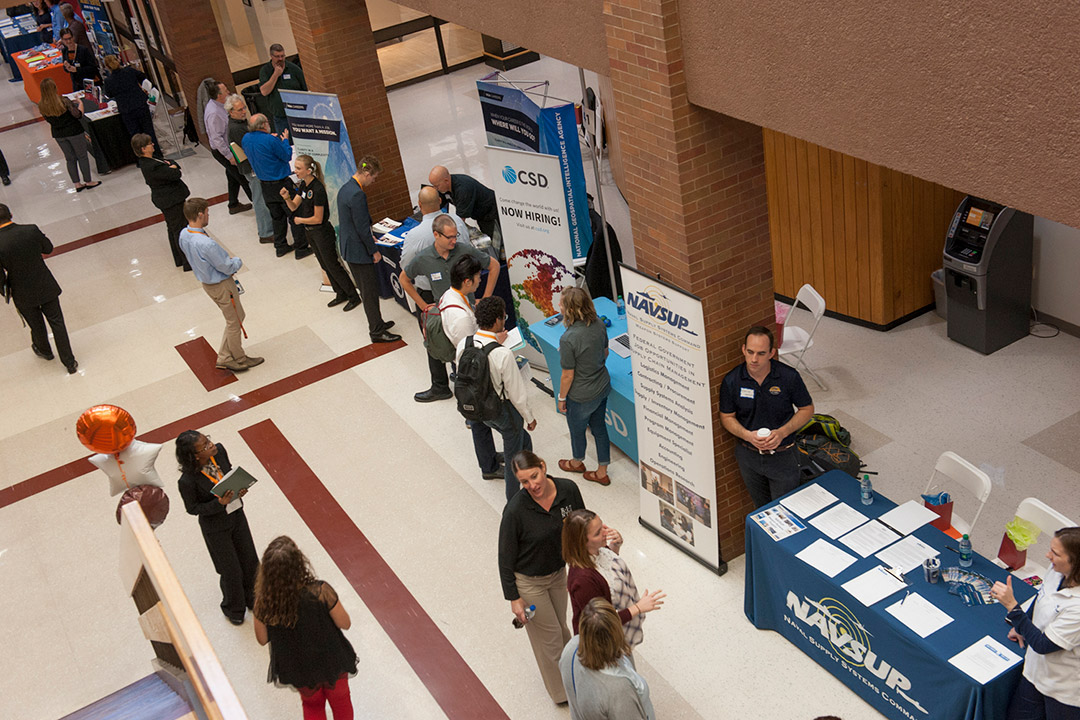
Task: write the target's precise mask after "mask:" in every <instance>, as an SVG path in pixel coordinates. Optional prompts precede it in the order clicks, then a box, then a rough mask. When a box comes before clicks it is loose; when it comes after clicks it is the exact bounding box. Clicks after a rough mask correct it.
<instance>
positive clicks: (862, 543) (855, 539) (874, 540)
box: [840, 520, 900, 557]
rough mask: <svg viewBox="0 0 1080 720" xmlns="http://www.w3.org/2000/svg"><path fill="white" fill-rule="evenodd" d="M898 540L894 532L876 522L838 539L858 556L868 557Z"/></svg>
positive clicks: (898, 537)
mask: <svg viewBox="0 0 1080 720" xmlns="http://www.w3.org/2000/svg"><path fill="white" fill-rule="evenodd" d="M899 539H900V536H899V535H897V534H896V533H895V532H893V531H892V530H890V529H889V528H887V527H885V526H884V525H882V524H881V523H879V522H878V521H877V520H871V521H870V522H868V523H866V524H865V525H861V526H860V527H857V528H855V529H854V530H852V531H851V532H849V533H848V534H847V535H845V536H844V537H842V538H840V542H841V543H843V544H844V545H847V546H848V547H849V548H851V549H852V550H854V551H855V552H857V553H859V555H861V556H863V557H870V556H871V555H873V554H874V553H876V552H877V551H878V550H880V549H881V548H883V547H885V546H886V545H891V544H892V543H894V542H896V541H897V540H899Z"/></svg>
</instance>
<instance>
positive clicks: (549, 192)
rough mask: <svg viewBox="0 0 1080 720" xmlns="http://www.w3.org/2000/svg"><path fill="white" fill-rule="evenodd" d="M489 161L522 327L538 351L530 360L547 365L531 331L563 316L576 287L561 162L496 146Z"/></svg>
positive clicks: (531, 344) (518, 316) (519, 321)
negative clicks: (565, 298) (562, 302)
mask: <svg viewBox="0 0 1080 720" xmlns="http://www.w3.org/2000/svg"><path fill="white" fill-rule="evenodd" d="M487 156H488V165H489V168H490V170H491V175H490V177H491V178H492V179H493V180H494V185H495V188H494V189H495V198H496V200H497V202H498V204H499V222H500V223H501V225H502V231H503V246H504V249H505V251H506V264H507V266H508V267H509V273H510V287H511V293H512V294H513V298H514V312H515V313H516V314H517V320H518V327H520V328H521V334H522V337H524V338H525V340H526V341H527V342H528V343H529V345H530V346H532V348H533V349H534V350H535V352H533V353H530V357H529V359H530V360H531V361H533V362H534V363H537V364H539V365H543V364H544V360H543V357H544V356H543V354H542V353H541V351H540V344H539V343H538V342H537V341H536V338H534V337H533V336H532V333H530V332H529V325H530V324H532V323H537V322H542V321H543V320H544V318H546V317H550V316H551V315H554V314H555V313H556V312H558V305H559V301H558V297H559V293H561V292H562V291H563V288H566V287H569V286H570V285H573V284H574V270H573V267H574V258H573V256H572V255H571V254H570V243H569V242H567V239H568V238H567V227H566V203H565V202H564V197H563V192H562V186H561V184H560V183H559V159H558V158H556V157H552V156H551V155H541V154H539V153H534V152H528V151H523V150H510V149H507V148H498V147H491V146H490V145H489V146H488V148H487Z"/></svg>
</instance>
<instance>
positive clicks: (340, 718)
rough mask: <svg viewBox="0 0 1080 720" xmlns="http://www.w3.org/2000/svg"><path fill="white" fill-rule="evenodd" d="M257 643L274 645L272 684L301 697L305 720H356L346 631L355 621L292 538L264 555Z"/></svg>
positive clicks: (258, 585) (353, 655) (353, 657)
mask: <svg viewBox="0 0 1080 720" xmlns="http://www.w3.org/2000/svg"><path fill="white" fill-rule="evenodd" d="M253 614H254V617H255V622H254V625H255V638H256V639H257V640H258V641H259V644H260V645H266V644H267V643H269V644H270V670H269V674H268V677H267V681H268V682H273V683H275V684H277V685H291V686H292V687H294V688H296V689H297V690H298V691H299V692H300V698H301V701H302V703H303V707H304V720H314V719H315V718H319V719H320V720H325V718H326V704H327V703H330V709H331V710H333V712H334V720H352V717H353V708H352V699H351V698H350V697H349V677H350V676H353V675H356V652H354V651H353V647H352V645H351V644H350V643H349V641H348V639H347V638H346V637H345V634H344V633H343V632H342V630H348V629H349V626H350V625H351V624H352V621H351V620H350V619H349V613H348V612H346V610H345V608H344V607H342V605H341V602H340V601H339V599H338V596H337V593H336V592H334V589H333V588H332V587H330V585H329V583H326V582H323V581H322V580H318V579H317V578H316V577H315V573H314V572H313V571H312V569H311V563H310V562H308V559H307V557H305V556H304V553H302V552H300V548H298V547H297V546H296V543H294V542H293V541H292V540H291V539H290V538H288V537H286V536H284V535H282V536H280V537H277V538H275V539H274V540H273V542H271V543H270V545H269V546H267V548H266V552H264V553H263V557H262V564H261V565H260V566H259V576H258V579H256V581H255V611H254V613H253Z"/></svg>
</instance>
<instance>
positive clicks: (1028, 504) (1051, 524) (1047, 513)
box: [994, 497, 1076, 579]
mask: <svg viewBox="0 0 1080 720" xmlns="http://www.w3.org/2000/svg"><path fill="white" fill-rule="evenodd" d="M1016 516H1017V517H1019V518H1021V519H1023V520H1027V521H1028V522H1029V523H1031V524H1032V525H1034V526H1035V527H1037V528H1039V532H1040V533H1041V534H1040V535H1039V540H1040V541H1043V540H1047V538H1051V537H1053V536H1054V533H1055V532H1057V531H1058V530H1060V529H1061V528H1063V527H1076V523H1075V522H1073V521H1072V520H1070V519H1069V518H1067V517H1065V516H1064V515H1062V514H1061V513H1059V512H1058V511H1057V510H1055V509H1054V508H1052V507H1050V506H1049V505H1047V504H1046V503H1044V502H1043V501H1042V500H1039V499H1037V498H1033V497H1029V498H1024V499H1023V500H1021V501H1020V505H1018V506H1017V508H1016ZM1002 534H1003V535H1004V533H1002ZM1034 548H1035V546H1034V545H1032V546H1031V547H1030V548H1028V549H1029V550H1033V549H1034ZM1033 555H1036V553H1033V552H1029V553H1028V560H1027V563H1026V564H1025V565H1024V567H1022V568H1018V569H1016V570H1014V571H1013V575H1015V576H1016V577H1018V578H1021V579H1024V578H1029V577H1031V576H1032V575H1038V576H1039V577H1043V576H1045V575H1046V567H1045V566H1044V565H1042V564H1041V563H1039V562H1038V561H1037V560H1032V556H1033ZM994 562H995V563H997V564H998V565H999V566H1000V567H1005V563H1003V562H1002V561H1001V560H1000V559H999V558H994Z"/></svg>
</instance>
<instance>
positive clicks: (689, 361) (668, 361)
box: [619, 263, 721, 572]
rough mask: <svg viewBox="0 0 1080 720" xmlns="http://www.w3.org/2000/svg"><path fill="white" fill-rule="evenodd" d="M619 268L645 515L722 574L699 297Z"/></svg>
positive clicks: (671, 539)
mask: <svg viewBox="0 0 1080 720" xmlns="http://www.w3.org/2000/svg"><path fill="white" fill-rule="evenodd" d="M619 267H620V270H621V272H622V281H623V296H624V297H625V298H626V321H627V330H628V332H629V334H630V348H631V350H632V353H631V355H630V358H631V363H632V367H633V375H634V417H635V419H636V420H637V444H638V467H639V472H640V475H641V491H640V498H641V521H642V522H643V523H645V524H646V525H647V526H649V527H651V528H653V529H654V530H656V531H657V534H658V535H660V537H662V538H664V539H666V540H667V541H668V542H670V543H672V544H673V545H675V546H676V547H678V548H679V549H681V550H683V551H684V552H686V553H688V554H690V555H694V556H695V557H697V558H698V559H700V560H701V561H702V562H703V563H704V564H706V565H708V566H709V567H711V568H712V569H713V570H715V571H717V572H720V562H721V558H720V539H719V535H718V533H717V523H716V472H715V466H714V463H713V430H712V406H711V403H710V400H709V361H708V356H707V353H706V351H705V314H704V312H703V311H702V309H701V300H699V299H698V298H696V297H694V296H693V295H690V294H688V293H686V292H684V291H682V290H680V289H679V288H676V287H674V286H672V285H668V284H667V283H664V282H661V281H659V280H656V279H654V278H651V277H649V276H648V275H643V274H641V273H639V272H638V271H637V270H634V269H633V268H631V267H629V266H627V265H623V264H622V263H620V264H619Z"/></svg>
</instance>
